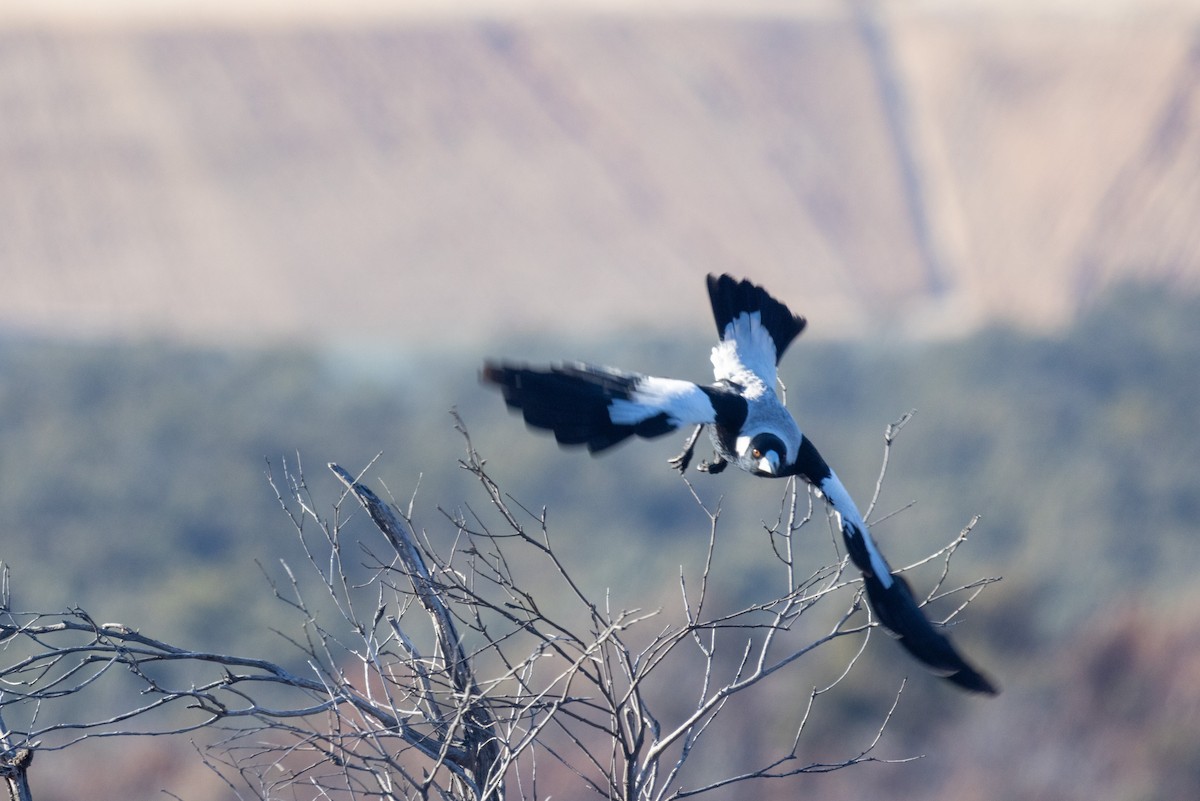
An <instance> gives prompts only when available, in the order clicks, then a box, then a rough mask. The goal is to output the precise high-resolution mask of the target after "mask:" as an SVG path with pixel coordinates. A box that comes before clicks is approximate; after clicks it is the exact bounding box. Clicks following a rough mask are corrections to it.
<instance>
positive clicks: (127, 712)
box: [0, 423, 991, 801]
mask: <svg viewBox="0 0 1200 801" xmlns="http://www.w3.org/2000/svg"><path fill="white" fill-rule="evenodd" d="M459 430H460V431H461V433H462V435H463V438H464V441H465V443H466V455H465V457H464V458H463V459H462V460H461V462H460V465H461V467H462V468H463V469H464V470H466V471H468V472H469V473H470V474H471V475H472V476H473V477H474V478H475V479H476V480H477V481H478V483H479V485H480V486H481V488H482V489H483V492H484V496H485V498H486V500H487V502H488V504H489V507H490V508H489V509H488V510H486V511H485V512H484V513H478V514H477V513H476V512H475V511H474V510H472V509H471V507H469V506H468V507H464V508H463V509H462V510H459V511H452V512H444V513H443V514H444V519H445V521H446V522H447V523H448V524H449V525H448V529H449V534H450V536H449V537H442V538H440V539H439V538H438V537H436V536H434V535H431V534H428V533H425V532H421V531H419V530H418V529H416V528H415V527H414V526H413V524H412V519H411V518H412V508H411V506H412V505H411V503H410V504H409V508H408V511H407V512H401V511H400V510H399V508H398V507H397V505H395V504H394V503H390V502H385V501H384V500H382V499H381V498H380V497H379V496H378V495H377V494H376V493H375V492H373V491H372V490H371V489H370V488H369V487H367V486H366V485H365V484H364V483H363V482H362V481H361V477H359V478H356V477H354V476H352V475H351V474H349V473H347V472H346V471H345V470H343V469H342V468H341V467H338V466H337V465H330V466H329V467H330V469H331V470H332V471H333V473H334V474H335V475H336V476H337V478H338V479H339V481H340V482H341V483H342V484H343V485H344V487H345V493H344V494H343V496H342V498H341V499H340V500H338V501H337V502H336V503H334V504H333V506H332V512H331V513H328V514H322V513H320V512H319V511H318V509H319V508H320V505H319V504H318V503H317V502H316V501H315V500H314V498H313V495H312V493H311V491H310V489H309V487H308V485H307V484H306V482H305V479H304V476H303V473H302V471H299V470H293V469H288V468H287V467H286V466H285V468H284V470H283V473H282V480H281V481H277V480H276V478H275V476H274V475H273V473H272V474H271V486H272V487H274V488H275V492H276V495H277V498H278V500H279V502H280V504H281V507H282V508H283V510H284V512H285V513H286V514H287V515H288V517H289V518H290V520H291V523H292V525H293V527H294V530H295V533H296V535H297V536H298V538H299V541H300V542H301V544H302V545H303V548H304V553H305V555H306V557H305V558H306V562H307V564H305V565H303V569H302V570H299V571H298V570H296V569H294V568H293V567H292V566H289V565H286V564H284V565H282V568H281V570H282V574H281V575H282V576H283V578H282V579H281V580H279V581H275V582H272V585H271V586H272V589H273V592H274V594H275V597H276V598H277V599H279V600H280V601H282V602H283V603H284V604H286V605H287V606H288V607H289V608H290V609H291V610H292V611H293V612H294V613H296V615H297V616H298V617H299V619H300V627H299V631H300V633H299V634H298V635H295V636H293V637H291V642H292V644H293V645H294V646H295V647H296V648H297V649H298V653H299V654H300V655H301V656H302V659H300V660H297V661H298V663H299V664H300V665H301V666H300V667H294V666H293V667H287V666H285V665H284V664H281V663H277V662H272V661H268V660H264V659H258V658H248V657H240V656H235V655H231V654H222V653H212V652H206V651H197V650H192V649H187V648H183V647H180V646H178V645H175V644H172V643H170V642H167V641H164V640H162V639H157V638H154V637H151V636H149V635H146V634H143V633H142V632H140V631H138V630H135V629H133V628H130V627H128V626H125V625H121V624H118V623H102V622H97V621H96V620H94V619H93V618H92V616H91V615H90V614H88V613H87V612H86V611H85V610H83V609H70V610H68V611H66V612H63V613H56V614H51V613H46V612H18V611H16V610H14V609H13V606H12V603H11V597H10V594H9V591H8V581H7V572H5V575H4V587H3V597H2V598H0V645H2V647H3V652H4V659H3V662H2V664H0V715H2V716H3V717H2V718H0V751H2V753H0V774H2V775H4V777H5V778H6V780H7V781H8V783H9V786H10V788H12V792H13V793H14V795H13V798H19V799H27V798H29V797H30V796H29V790H28V783H27V768H28V765H29V763H30V760H31V759H32V755H33V754H34V753H35V752H39V751H40V752H46V753H45V754H44V756H43V757H42V759H41V760H39V762H40V763H41V762H51V761H53V760H54V759H55V758H56V757H55V755H54V752H59V751H63V750H65V749H69V748H72V747H73V746H76V745H78V744H79V743H81V742H83V741H86V740H89V739H93V738H111V737H130V736H137V735H142V736H168V735H174V736H184V735H189V734H190V736H192V737H196V738H199V737H201V736H202V735H207V738H208V739H206V740H204V741H203V743H202V746H201V758H202V759H204V760H205V761H206V762H207V764H209V765H210V766H211V767H212V768H213V769H214V770H216V771H217V772H218V773H220V774H221V775H222V777H224V778H225V780H226V781H227V782H228V783H229V786H230V787H231V788H236V789H237V791H238V793H239V796H240V797H241V796H243V794H249V795H250V796H253V797H258V798H262V799H267V798H280V797H283V796H284V795H287V796H288V797H294V798H329V797H338V798H365V797H369V798H384V799H400V798H414V799H415V798H421V799H425V798H442V799H474V800H476V801H487V800H492V799H494V800H495V801H501V800H502V799H506V798H540V797H544V795H546V793H545V792H544V791H543V790H541V789H540V788H541V785H540V783H541V784H544V783H545V782H546V775H547V774H548V773H550V772H555V771H551V766H557V768H556V770H557V773H558V775H560V776H562V775H566V776H568V777H570V779H571V781H572V782H573V787H574V788H575V791H576V794H577V795H578V792H577V791H578V789H579V788H581V787H582V788H588V789H591V790H592V791H594V793H595V795H597V796H598V797H602V798H614V799H623V800H624V801H675V799H682V798H685V797H689V796H693V795H701V794H704V793H708V792H711V791H714V790H717V789H718V788H722V787H727V786H730V785H735V784H739V783H743V782H749V781H770V780H772V779H778V778H781V777H785V776H792V775H796V774H802V773H814V772H827V771H831V770H839V769H842V768H846V767H849V766H852V765H856V764H859V763H863V762H869V761H881V758H880V757H878V756H876V753H875V752H876V748H877V745H878V744H879V742H880V738H881V737H882V735H883V732H884V729H885V727H886V726H887V722H888V720H889V719H890V717H891V714H892V711H893V710H894V709H895V706H896V703H897V702H898V701H899V697H900V687H898V688H897V692H896V697H895V701H894V702H893V703H892V705H891V707H890V708H889V709H881V710H880V713H879V725H878V729H877V731H876V734H875V736H874V737H873V738H871V739H870V740H869V741H868V742H866V743H865V744H864V746H863V747H862V748H861V749H860V750H858V751H857V752H855V753H852V754H849V755H847V756H846V757H845V758H844V759H840V760H837V761H835V762H815V761H806V760H804V759H803V758H802V754H801V736H802V735H803V733H804V732H805V730H806V725H807V722H808V720H809V712H810V711H811V710H812V708H813V705H814V703H815V702H816V701H817V700H818V699H819V698H820V697H821V696H823V695H825V694H826V693H828V692H829V691H831V690H832V689H833V688H834V687H836V686H838V685H839V684H840V683H841V682H842V680H843V679H844V678H845V676H846V675H847V674H848V673H849V671H850V669H851V667H852V666H853V664H854V662H855V661H856V660H857V659H858V656H857V655H855V656H854V657H852V658H851V659H850V660H849V664H847V665H846V666H845V669H844V670H843V671H841V672H840V674H838V675H837V676H836V677H835V678H834V679H833V680H832V681H830V682H826V683H825V684H824V686H819V687H814V688H813V689H812V690H811V691H810V692H809V694H808V698H807V700H806V701H805V702H804V703H802V704H799V706H800V707H801V708H800V709H798V710H797V712H796V715H797V720H796V723H795V725H794V728H793V731H792V735H791V736H790V737H789V738H787V739H786V741H785V742H781V743H780V744H779V747H778V749H777V752H776V753H775V754H774V755H772V756H770V757H768V758H766V759H765V760H764V761H763V762H761V763H760V764H755V765H752V766H751V767H749V768H747V769H744V770H738V771H737V772H735V773H731V774H729V775H720V776H710V775H703V774H699V773H696V774H693V773H692V772H689V760H690V758H691V757H692V756H693V755H694V754H695V753H696V750H697V747H698V745H699V744H700V743H701V742H702V741H703V740H705V738H706V737H709V736H713V735H712V732H713V730H714V728H715V727H714V724H715V722H716V721H717V719H718V718H722V719H724V718H731V717H734V716H736V715H737V710H738V708H739V701H740V699H742V698H743V696H744V694H746V693H747V691H749V690H750V689H751V688H753V687H756V686H758V685H761V684H764V683H766V682H771V681H780V682H786V683H787V687H788V692H784V693H781V695H783V696H785V697H791V693H790V689H791V687H792V686H794V684H795V681H796V678H795V675H794V674H795V672H796V671H795V670H794V669H793V668H795V666H796V665H797V663H798V662H800V661H801V660H803V659H804V658H805V657H807V656H809V655H810V654H813V653H814V652H816V651H818V650H819V649H822V648H823V647H824V646H826V645H828V644H830V643H832V642H833V641H835V640H838V639H841V638H845V637H853V638H857V639H858V640H859V641H861V645H860V646H859V648H858V650H857V654H861V653H862V649H863V648H864V647H865V644H866V642H867V640H868V638H869V635H870V633H871V631H872V630H873V629H874V623H873V622H872V621H870V620H869V619H867V617H866V616H865V615H864V614H863V612H862V611H861V610H863V608H864V607H863V604H862V603H861V589H860V581H859V579H857V577H855V576H853V575H851V574H848V573H847V572H846V570H845V568H846V561H845V560H844V559H841V560H834V561H832V562H831V563H830V564H828V565H825V566H822V567H820V568H818V569H816V570H813V571H809V572H805V571H802V570H800V568H799V566H798V565H797V564H796V560H795V559H794V558H793V553H792V548H793V542H794V541H795V536H796V533H797V532H798V531H800V529H801V528H802V527H803V526H805V525H807V524H808V523H809V522H810V520H811V519H812V518H813V510H814V504H813V502H812V496H811V495H809V494H808V492H807V490H805V489H803V488H802V487H798V486H797V485H795V484H792V485H790V486H789V488H788V490H787V494H786V496H785V498H784V503H783V505H782V507H781V513H780V515H779V517H778V520H777V521H776V522H775V523H774V524H773V525H771V526H768V527H767V530H766V532H765V533H766V536H767V538H768V539H769V540H770V542H771V543H772V546H773V547H774V552H775V555H776V556H777V557H778V563H779V564H780V565H781V571H780V584H779V586H780V588H781V592H780V593H779V594H778V596H777V597H774V598H769V599H763V600H761V601H758V602H756V603H755V604H754V605H752V606H749V607H746V608H742V609H737V610H732V611H717V612H713V613H710V611H709V610H710V607H711V605H712V604H711V603H710V602H709V600H708V598H709V591H708V586H709V581H710V578H711V576H712V574H713V572H714V571H715V570H716V569H717V568H718V567H719V565H717V564H716V563H715V561H714V559H713V553H714V548H715V542H716V539H717V532H718V529H719V521H720V513H719V511H710V510H708V509H706V508H705V507H704V504H703V503H702V502H701V500H700V498H699V497H698V496H696V494H695V492H694V491H693V492H692V495H693V496H694V497H695V500H696V503H697V504H698V505H699V506H700V508H702V509H704V512H705V514H706V515H707V519H708V522H709V531H708V549H707V557H706V559H705V560H704V563H703V568H702V569H701V570H700V571H699V573H698V575H693V576H691V577H689V576H687V575H685V574H684V572H683V571H682V570H681V572H680V574H679V576H678V592H679V606H678V610H677V612H676V613H674V614H670V613H668V612H666V611H664V610H653V611H643V610H639V609H637V608H633V609H624V608H618V607H617V606H615V605H614V603H613V601H612V599H611V598H610V597H608V596H605V597H604V598H603V600H598V599H595V598H593V597H592V595H590V594H589V592H588V591H586V590H585V585H584V583H583V582H581V581H580V580H578V579H577V577H576V573H575V571H573V570H572V569H571V568H570V567H569V566H568V565H566V564H564V562H563V561H562V560H561V559H560V558H559V556H558V555H557V552H556V549H555V547H554V543H553V542H552V539H551V535H550V530H549V527H548V526H547V522H546V515H545V511H544V510H542V511H541V512H531V511H529V510H528V509H526V508H524V507H522V506H520V505H519V504H517V503H516V502H515V501H513V500H512V499H510V498H508V497H507V496H506V495H505V494H504V493H503V492H502V491H501V489H500V488H499V486H497V484H496V483H495V482H494V481H493V480H492V478H491V477H490V476H489V475H488V473H487V472H486V471H485V469H484V463H483V460H482V459H481V458H480V457H479V455H478V454H477V453H476V452H475V450H474V448H473V447H472V445H471V442H470V439H469V437H468V436H467V434H466V431H465V429H463V428H462V426H461V423H460V424H459ZM891 440H892V431H891V429H889V434H888V438H887V444H886V448H890V446H891ZM886 448H885V467H886ZM881 479H882V475H881ZM689 489H690V485H689ZM348 498H353V499H354V501H355V502H356V503H357V507H361V508H362V509H365V510H366V512H367V513H368V514H369V516H370V518H371V521H372V522H373V523H374V527H375V528H376V529H378V532H381V533H382V534H383V540H382V541H380V540H378V535H375V536H376V538H375V539H374V540H372V539H371V538H370V537H365V538H361V539H358V540H355V539H353V538H351V537H350V535H349V534H348V531H349V529H348V527H347V526H348V519H349V518H350V517H353V511H354V509H355V508H356V507H355V506H354V505H347V504H346V500H347V499H348ZM816 508H821V507H816ZM969 530H970V525H968V527H967V528H966V529H964V531H963V532H962V533H961V534H960V535H959V536H958V537H956V538H955V539H954V540H953V541H952V542H951V543H950V544H949V545H947V546H946V547H945V548H943V549H942V550H940V551H938V552H937V553H936V554H934V555H932V556H930V557H929V559H935V558H941V559H943V560H944V561H945V565H946V569H945V570H943V571H942V575H941V578H940V580H939V581H938V582H937V587H935V588H934V590H933V591H931V592H930V594H929V596H927V598H931V597H933V596H934V595H935V594H939V593H940V594H950V593H961V594H962V596H963V597H964V599H965V600H964V602H963V604H962V605H963V606H965V604H966V603H967V602H969V600H970V598H973V597H974V595H975V594H976V593H977V592H978V591H979V590H980V589H981V588H982V587H983V586H984V585H985V584H987V583H989V582H990V581H991V579H982V580H979V581H976V582H974V583H972V584H968V585H964V586H962V587H957V588H953V589H947V590H942V584H943V583H944V582H946V580H947V576H948V568H949V562H950V558H951V556H952V555H953V554H954V552H955V549H956V548H957V547H958V545H960V544H961V543H962V542H963V541H964V540H965V537H966V534H967V532H968V531H969ZM530 574H536V575H538V576H539V577H540V579H541V580H542V581H541V583H542V584H547V585H549V586H551V587H552V589H553V595H552V596H547V595H541V594H538V593H537V592H535V591H534V590H532V589H531V588H530V585H529V584H528V583H527V581H526V580H524V579H523V578H522V576H526V575H530ZM352 576H362V578H361V579H359V578H352ZM551 598H553V600H551ZM817 607H828V608H829V609H830V610H832V612H833V613H832V614H828V615H827V620H828V621H829V622H828V624H827V625H826V626H825V628H824V630H823V632H822V633H821V634H819V636H815V637H805V638H797V636H796V635H795V634H794V633H793V628H794V626H795V623H796V621H797V620H799V619H800V618H801V616H803V615H806V614H809V613H810V612H812V611H813V610H814V609H816V608H817ZM960 608H961V606H960ZM838 610H840V611H838ZM681 665H684V666H686V667H685V668H682V669H681V668H680V666H681ZM685 674H686V675H688V676H689V681H688V685H687V686H686V687H685V688H684V690H683V691H684V692H686V693H687V694H688V695H689V696H690V698H691V701H690V703H689V706H688V707H687V708H686V710H685V711H683V712H678V711H675V712H672V713H670V714H668V713H667V712H665V711H663V708H662V707H663V704H662V703H660V700H661V699H659V698H657V697H656V695H655V690H654V680H659V681H661V679H660V678H659V677H660V676H667V675H685ZM785 675H786V678H785ZM129 679H132V686H133V688H134V694H133V695H131V696H128V697H130V698H132V699H133V700H132V701H130V702H129V703H128V704H126V705H125V706H123V707H120V708H117V709H115V710H112V711H104V712H102V713H97V714H94V715H92V716H90V717H89V716H87V715H88V712H87V710H88V709H89V707H88V705H87V704H79V703H76V704H74V705H73V706H70V707H68V710H69V712H68V714H67V715H65V716H63V715H61V714H56V713H55V710H54V707H56V706H58V705H62V704H66V703H69V702H71V701H79V700H82V699H85V698H87V697H88V695H89V693H91V692H94V691H95V689H96V688H97V687H98V686H99V685H101V684H103V683H105V682H113V681H119V680H125V681H126V682H128V680H129ZM901 687H902V685H901ZM6 723H7V725H5V724H6ZM18 791H19V792H23V793H24V794H23V795H17V794H16V793H17V792H18Z"/></svg>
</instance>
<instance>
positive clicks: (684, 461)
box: [667, 448, 695, 475]
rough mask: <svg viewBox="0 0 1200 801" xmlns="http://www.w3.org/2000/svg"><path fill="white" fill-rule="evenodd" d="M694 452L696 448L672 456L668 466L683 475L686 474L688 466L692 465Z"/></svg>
mask: <svg viewBox="0 0 1200 801" xmlns="http://www.w3.org/2000/svg"><path fill="white" fill-rule="evenodd" d="M694 450H695V448H686V449H685V450H684V451H683V452H682V453H680V454H679V455H678V456H672V457H671V458H670V459H668V460H667V464H669V465H671V467H673V468H674V469H676V470H678V471H679V473H680V474H681V475H682V474H683V473H686V472H687V469H688V465H689V464H691V463H692V452H693V451H694Z"/></svg>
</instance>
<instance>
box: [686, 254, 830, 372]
mask: <svg viewBox="0 0 1200 801" xmlns="http://www.w3.org/2000/svg"><path fill="white" fill-rule="evenodd" d="M708 298H709V300H710V301H711V302H712V310H713V319H714V320H716V323H717V335H718V336H720V337H722V338H723V337H724V336H725V327H726V326H727V325H729V323H730V322H732V321H733V320H735V319H736V318H737V317H738V315H740V314H742V313H744V312H758V313H759V315H760V319H761V321H762V324H763V327H764V328H766V329H767V331H768V332H769V333H770V334H771V339H772V340H774V342H775V363H776V364H778V363H779V360H780V359H781V358H783V352H784V351H785V350H787V347H788V345H790V344H791V343H792V340H793V339H795V338H796V337H798V336H799V335H800V332H801V331H803V330H804V326H805V325H807V321H806V320H805V319H804V318H803V317H801V316H800V315H798V314H792V312H791V310H790V309H788V307H787V306H785V305H783V304H782V303H780V302H779V301H777V300H775V298H773V297H771V296H770V295H769V294H767V291H766V290H765V289H763V288H762V287H759V286H755V285H754V284H752V283H750V282H749V281H745V280H743V281H735V280H734V279H733V276H730V275H722V276H719V277H718V276H715V275H710V276H708Z"/></svg>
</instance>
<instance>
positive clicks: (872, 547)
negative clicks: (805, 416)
mask: <svg viewBox="0 0 1200 801" xmlns="http://www.w3.org/2000/svg"><path fill="white" fill-rule="evenodd" d="M796 472H797V473H799V474H800V475H801V476H803V477H804V478H805V479H806V480H807V481H809V482H810V483H812V484H813V486H815V487H816V488H817V489H818V490H820V492H821V494H822V495H823V496H824V497H825V500H826V501H827V502H828V503H829V505H830V506H831V507H833V510H834V512H836V513H837V516H838V522H839V524H840V527H841V530H842V539H843V540H844V541H845V543H846V550H847V551H849V553H850V559H851V561H853V562H854V565H855V567H857V568H858V569H859V570H861V571H862V574H863V582H864V583H865V584H866V589H867V601H868V603H870V605H871V609H872V611H874V613H875V617H876V619H878V620H879V622H880V623H881V624H882V625H883V626H884V627H885V628H886V629H888V630H889V631H891V632H892V633H893V634H895V635H896V637H897V638H898V639H899V640H900V644H901V645H903V646H904V648H905V649H906V650H907V651H908V652H909V653H910V654H912V655H913V656H914V657H916V658H917V660H918V661H920V662H921V663H922V664H924V665H925V666H926V667H927V668H929V669H930V670H931V671H933V672H934V673H936V674H937V675H939V676H942V677H944V678H945V679H946V680H948V681H950V682H953V683H954V684H957V685H958V686H959V687H962V688H963V689H966V690H971V691H972V692H978V693H988V694H989V695H995V694H996V693H997V692H999V690H998V689H997V688H996V685H994V684H993V683H992V682H991V680H989V679H988V678H987V677H986V676H984V675H983V674H982V673H980V672H979V671H978V670H976V669H975V668H973V667H972V666H971V665H970V664H968V663H967V661H966V660H965V659H963V657H962V656H961V655H960V654H959V653H958V651H957V650H955V648H954V645H953V643H951V642H950V640H949V638H947V637H946V636H945V635H944V634H942V633H941V632H940V631H938V630H937V629H936V628H934V626H933V624H932V623H931V622H930V621H929V618H927V617H925V613H924V612H922V611H921V607H920V605H919V604H918V603H917V600H916V598H915V597H914V596H913V593H912V589H911V588H910V587H909V585H908V582H907V581H905V579H904V577H903V576H899V575H895V574H893V573H892V570H891V568H890V567H889V566H888V563H887V560H886V559H884V558H883V554H882V553H880V551H879V548H878V546H876V544H875V541H874V540H873V539H872V538H871V533H870V531H869V530H868V529H867V524H866V523H865V522H864V521H863V519H862V514H861V513H860V512H859V511H858V507H857V506H855V504H854V501H853V499H851V497H850V494H849V493H848V492H847V491H846V488H845V486H843V485H842V482H841V480H840V479H838V477H837V474H835V473H834V472H833V470H831V469H830V468H829V465H828V464H826V463H825V460H824V459H822V458H821V454H820V453H818V452H817V449H816V448H815V447H814V446H813V444H812V443H811V442H810V441H809V440H808V437H805V438H804V441H803V442H802V444H801V446H800V457H799V459H798V460H797V465H796Z"/></svg>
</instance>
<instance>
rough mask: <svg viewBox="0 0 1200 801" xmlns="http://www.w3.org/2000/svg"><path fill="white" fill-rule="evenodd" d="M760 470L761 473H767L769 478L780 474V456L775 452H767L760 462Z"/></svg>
mask: <svg viewBox="0 0 1200 801" xmlns="http://www.w3.org/2000/svg"><path fill="white" fill-rule="evenodd" d="M758 470H759V472H760V473H766V474H767V475H768V476H773V475H775V474H776V473H778V472H779V455H778V454H776V453H775V451H767V452H766V453H765V454H763V457H762V458H761V459H759V460H758Z"/></svg>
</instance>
